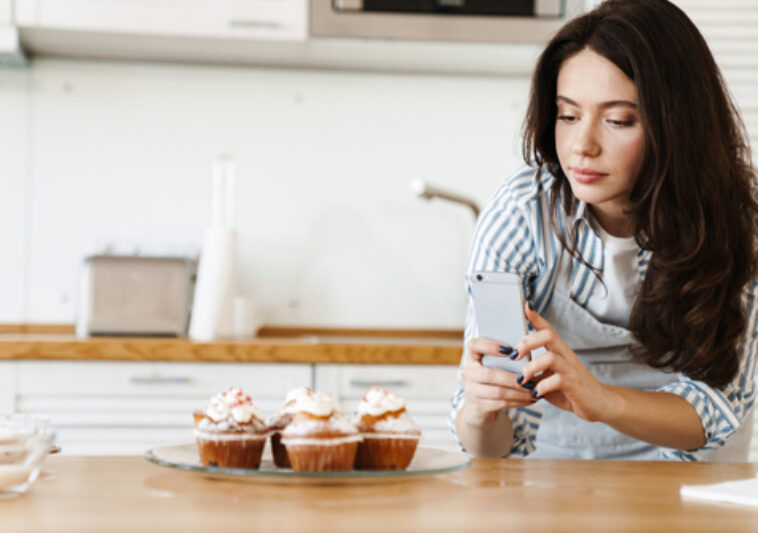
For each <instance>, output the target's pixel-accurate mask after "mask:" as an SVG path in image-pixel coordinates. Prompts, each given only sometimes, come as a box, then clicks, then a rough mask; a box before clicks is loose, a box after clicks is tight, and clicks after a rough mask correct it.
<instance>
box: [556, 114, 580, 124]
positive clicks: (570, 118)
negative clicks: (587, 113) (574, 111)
mask: <svg viewBox="0 0 758 533" xmlns="http://www.w3.org/2000/svg"><path fill="white" fill-rule="evenodd" d="M558 120H562V121H563V122H568V123H569V124H570V123H572V122H575V121H576V117H574V116H572V115H558Z"/></svg>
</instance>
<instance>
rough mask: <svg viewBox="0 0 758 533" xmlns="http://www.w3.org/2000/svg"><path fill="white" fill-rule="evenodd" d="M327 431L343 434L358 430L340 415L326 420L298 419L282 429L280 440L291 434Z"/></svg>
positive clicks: (301, 434)
mask: <svg viewBox="0 0 758 533" xmlns="http://www.w3.org/2000/svg"><path fill="white" fill-rule="evenodd" d="M327 431H328V432H332V433H341V434H343V435H352V434H357V433H358V430H357V429H355V426H354V425H352V424H351V423H350V422H348V421H347V420H345V419H344V418H342V417H340V416H333V417H331V418H329V419H328V420H298V421H297V422H293V423H291V424H290V425H288V426H287V427H286V428H284V431H282V440H284V439H285V438H288V437H292V436H303V435H314V434H316V433H321V432H327Z"/></svg>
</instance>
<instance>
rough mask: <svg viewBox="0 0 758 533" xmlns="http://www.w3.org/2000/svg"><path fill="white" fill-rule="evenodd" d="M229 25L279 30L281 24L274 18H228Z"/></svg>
mask: <svg viewBox="0 0 758 533" xmlns="http://www.w3.org/2000/svg"><path fill="white" fill-rule="evenodd" d="M229 27H230V28H252V29H256V30H257V29H267V30H280V29H281V28H282V24H281V23H280V22H277V21H275V20H254V19H231V20H229Z"/></svg>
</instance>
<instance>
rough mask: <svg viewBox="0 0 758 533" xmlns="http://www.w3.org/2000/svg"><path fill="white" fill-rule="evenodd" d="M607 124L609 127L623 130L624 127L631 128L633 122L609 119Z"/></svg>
mask: <svg viewBox="0 0 758 533" xmlns="http://www.w3.org/2000/svg"><path fill="white" fill-rule="evenodd" d="M608 124H610V125H611V126H616V127H619V128H625V127H628V126H631V125H632V124H634V122H633V121H631V120H610V119H609V120H608Z"/></svg>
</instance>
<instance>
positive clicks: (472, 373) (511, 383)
mask: <svg viewBox="0 0 758 533" xmlns="http://www.w3.org/2000/svg"><path fill="white" fill-rule="evenodd" d="M461 377H462V378H463V381H464V382H466V381H468V382H472V383H482V384H485V385H496V386H498V387H506V388H511V389H517V390H518V389H520V388H521V387H520V386H519V384H518V382H517V381H516V378H517V377H518V376H517V375H516V374H514V373H512V372H506V371H505V370H500V369H498V368H487V367H485V366H482V365H472V366H466V367H464V368H463V370H461Z"/></svg>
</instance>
